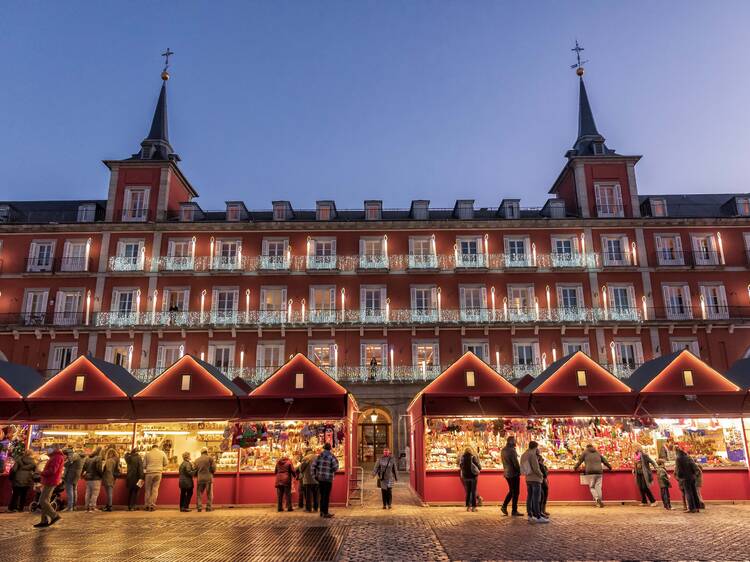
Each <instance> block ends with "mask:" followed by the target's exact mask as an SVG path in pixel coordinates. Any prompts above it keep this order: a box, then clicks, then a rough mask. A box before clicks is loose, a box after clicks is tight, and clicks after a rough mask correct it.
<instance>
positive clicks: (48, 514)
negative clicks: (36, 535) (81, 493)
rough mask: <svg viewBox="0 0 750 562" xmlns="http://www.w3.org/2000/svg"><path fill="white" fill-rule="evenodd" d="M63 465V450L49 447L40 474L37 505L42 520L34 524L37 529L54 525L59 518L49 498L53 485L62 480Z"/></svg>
mask: <svg viewBox="0 0 750 562" xmlns="http://www.w3.org/2000/svg"><path fill="white" fill-rule="evenodd" d="M64 465H65V455H63V452H62V451H61V450H60V449H59V448H58V447H53V448H51V449H50V451H49V458H48V459H47V462H46V464H45V465H44V470H43V471H42V474H41V482H42V493H41V496H40V499H39V507H40V509H41V511H42V520H41V521H40V522H39V523H37V524H36V525H34V527H36V528H37V529H41V528H43V527H49V526H50V525H54V524H55V523H57V522H58V521H59V520H60V519H61V517H60V515H59V514H58V513H57V512H56V511H55V509H54V508H53V507H52V504H51V502H50V498H51V497H52V492H53V491H54V489H55V487H56V486H57V485H59V484H60V481H61V480H62V473H63V469H64V468H65V467H64Z"/></svg>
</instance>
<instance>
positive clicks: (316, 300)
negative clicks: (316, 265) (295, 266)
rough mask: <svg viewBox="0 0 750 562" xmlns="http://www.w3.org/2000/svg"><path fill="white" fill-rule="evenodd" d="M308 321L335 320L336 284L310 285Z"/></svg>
mask: <svg viewBox="0 0 750 562" xmlns="http://www.w3.org/2000/svg"><path fill="white" fill-rule="evenodd" d="M309 314H310V321H312V322H323V323H329V322H335V321H336V286H335V285H313V286H311V287H310V313H309Z"/></svg>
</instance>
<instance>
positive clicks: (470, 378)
mask: <svg viewBox="0 0 750 562" xmlns="http://www.w3.org/2000/svg"><path fill="white" fill-rule="evenodd" d="M476 385H477V381H476V379H475V378H474V371H466V386H467V387H474V386H476Z"/></svg>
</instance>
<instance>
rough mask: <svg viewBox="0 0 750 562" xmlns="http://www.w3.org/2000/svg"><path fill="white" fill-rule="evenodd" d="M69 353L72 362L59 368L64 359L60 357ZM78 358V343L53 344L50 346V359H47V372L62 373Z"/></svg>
mask: <svg viewBox="0 0 750 562" xmlns="http://www.w3.org/2000/svg"><path fill="white" fill-rule="evenodd" d="M65 353H67V354H68V355H69V356H70V361H68V362H67V363H65V364H64V365H61V366H58V364H59V363H60V361H58V359H59V360H61V359H63V358H62V357H58V355H60V356H61V355H63V354H65ZM77 357H78V344H76V343H52V344H50V346H49V357H48V358H47V370H49V371H61V370H62V369H64V368H65V367H67V366H68V365H70V364H71V363H72V362H73V361H75V360H76V358H77Z"/></svg>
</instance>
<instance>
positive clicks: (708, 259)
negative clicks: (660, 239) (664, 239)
mask: <svg viewBox="0 0 750 562" xmlns="http://www.w3.org/2000/svg"><path fill="white" fill-rule="evenodd" d="M654 257H655V258H656V260H655V261H656V264H657V265H658V266H659V267H696V266H697V267H701V266H714V267H716V266H721V265H724V264H723V263H722V257H721V253H720V252H714V251H711V250H705V251H697V252H695V251H683V250H674V249H671V248H662V249H661V250H658V251H657V252H656V253H655V256H654Z"/></svg>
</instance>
